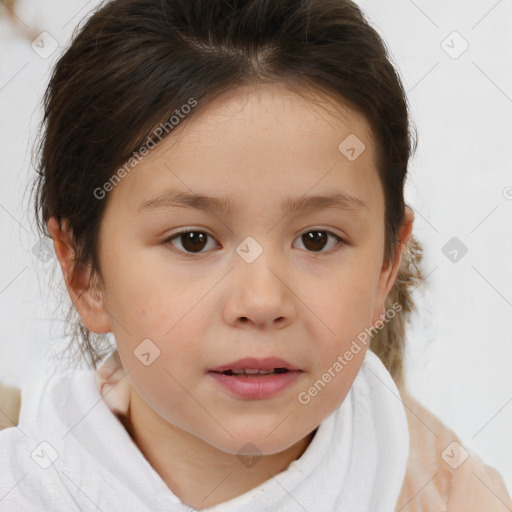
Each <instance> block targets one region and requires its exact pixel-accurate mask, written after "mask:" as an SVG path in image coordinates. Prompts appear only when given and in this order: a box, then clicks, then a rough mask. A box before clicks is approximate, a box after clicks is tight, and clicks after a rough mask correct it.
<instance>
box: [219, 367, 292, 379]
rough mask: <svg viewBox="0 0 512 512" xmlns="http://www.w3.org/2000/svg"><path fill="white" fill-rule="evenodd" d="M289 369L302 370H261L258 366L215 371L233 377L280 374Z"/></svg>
mask: <svg viewBox="0 0 512 512" xmlns="http://www.w3.org/2000/svg"><path fill="white" fill-rule="evenodd" d="M289 371H300V370H288V368H274V369H273V370H260V369H258V368H245V369H243V368H234V369H232V370H226V371H223V372H215V371H214V372H213V373H220V374H221V375H229V376H232V377H247V378H254V377H265V376H269V375H280V374H282V373H288V372H289Z"/></svg>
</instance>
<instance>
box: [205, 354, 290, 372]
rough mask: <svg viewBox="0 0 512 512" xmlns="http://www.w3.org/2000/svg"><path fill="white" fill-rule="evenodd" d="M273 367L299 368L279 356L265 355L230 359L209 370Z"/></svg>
mask: <svg viewBox="0 0 512 512" xmlns="http://www.w3.org/2000/svg"><path fill="white" fill-rule="evenodd" d="M274 368H286V369H287V370H300V368H299V367H298V366H295V365H293V364H291V363H289V362H288V361H285V360H284V359H281V358H279V357H265V358H263V359H260V358H257V357H244V358H243V359H238V360H237V361H232V362H230V363H226V364H223V365H221V366H216V367H215V368H210V370H209V371H211V372H225V371H227V370H233V369H241V370H247V369H257V370H273V369H274Z"/></svg>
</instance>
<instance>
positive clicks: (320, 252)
mask: <svg viewBox="0 0 512 512" xmlns="http://www.w3.org/2000/svg"><path fill="white" fill-rule="evenodd" d="M314 231H317V232H318V231H319V232H321V233H327V234H328V235H331V236H332V237H334V238H335V239H336V240H337V242H338V244H337V245H336V246H335V247H334V248H333V249H331V250H329V251H307V252H310V253H312V254H332V253H334V252H336V251H338V250H340V249H341V246H343V245H349V243H348V242H347V241H346V240H344V239H343V238H341V237H340V236H338V235H336V234H335V233H333V232H332V231H328V230H326V229H309V230H308V231H304V232H303V233H302V234H300V235H299V237H298V238H300V237H302V236H303V235H306V234H307V233H312V232H314ZM187 233H202V234H204V235H206V236H208V237H210V238H213V236H212V235H210V234H209V233H206V232H205V231H201V230H199V229H185V230H183V231H179V232H178V233H174V234H173V235H171V236H169V237H167V238H166V239H165V240H163V243H164V244H165V245H167V244H170V245H171V246H172V249H171V250H173V251H175V252H178V253H180V254H183V255H185V256H196V255H200V254H204V252H202V251H201V252H187V251H182V250H181V249H177V248H176V247H174V246H173V245H172V244H171V241H172V240H174V239H176V238H179V237H180V236H181V235H185V234H187Z"/></svg>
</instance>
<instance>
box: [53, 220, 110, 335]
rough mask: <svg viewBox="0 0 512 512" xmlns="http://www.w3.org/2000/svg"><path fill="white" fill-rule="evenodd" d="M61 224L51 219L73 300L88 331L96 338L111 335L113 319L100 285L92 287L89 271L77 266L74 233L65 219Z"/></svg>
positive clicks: (62, 266) (56, 249)
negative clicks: (109, 313)
mask: <svg viewBox="0 0 512 512" xmlns="http://www.w3.org/2000/svg"><path fill="white" fill-rule="evenodd" d="M61 224H62V227H61V226H60V225H59V222H58V221H57V219H56V218H55V217H51V218H50V219H49V220H48V222H47V226H48V231H49V232H50V235H51V237H52V239H53V246H54V247H55V254H56V255H57V258H58V260H59V263H60V267H61V269H62V274H63V276H64V281H65V283H66V288H67V289H68V292H69V295H70V297H71V300H72V301H73V304H74V305H75V307H76V308H77V310H78V312H79V313H80V316H81V318H82V322H83V323H84V325H85V327H87V329H89V331H91V332H94V333H96V334H103V333H107V332H111V326H110V318H109V315H108V313H107V311H106V309H105V307H104V300H103V295H102V292H101V290H100V288H99V287H98V286H97V285H95V284H91V282H92V281H91V271H90V267H84V266H83V265H80V266H77V265H76V252H75V248H74V243H73V237H72V233H71V232H70V230H69V229H68V224H67V221H66V219H62V221H61Z"/></svg>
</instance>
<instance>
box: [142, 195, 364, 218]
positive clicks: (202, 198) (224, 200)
mask: <svg viewBox="0 0 512 512" xmlns="http://www.w3.org/2000/svg"><path fill="white" fill-rule="evenodd" d="M166 208H193V209H196V210H203V211H210V212H221V213H224V214H225V215H233V214H235V213H237V212H239V211H240V204H239V203H236V202H234V201H232V200H231V199H229V198H228V197H212V196H207V195H203V194H192V193H189V192H180V191H173V190H170V191H167V192H164V193H163V194H161V195H159V196H157V197H155V198H152V199H147V200H146V201H144V202H143V203H142V204H141V205H140V206H139V208H138V210H139V212H142V211H148V210H157V209H166ZM328 208H335V209H340V210H358V209H362V208H366V209H367V210H368V206H367V205H366V203H365V202H364V201H363V200H362V199H360V198H358V197H356V196H354V195H351V194H348V193H346V192H334V193H331V194H324V195H314V196H313V195H309V196H308V195H305V196H302V197H297V198H294V197H289V198H287V199H286V200H285V201H284V202H283V206H282V212H283V214H285V215H287V214H289V213H291V212H297V211H302V212H303V211H314V210H323V209H328Z"/></svg>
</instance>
